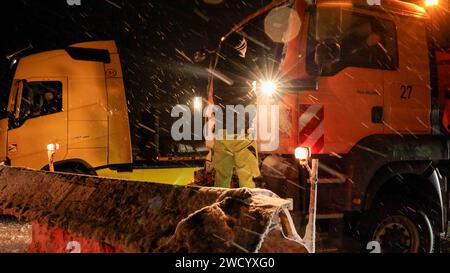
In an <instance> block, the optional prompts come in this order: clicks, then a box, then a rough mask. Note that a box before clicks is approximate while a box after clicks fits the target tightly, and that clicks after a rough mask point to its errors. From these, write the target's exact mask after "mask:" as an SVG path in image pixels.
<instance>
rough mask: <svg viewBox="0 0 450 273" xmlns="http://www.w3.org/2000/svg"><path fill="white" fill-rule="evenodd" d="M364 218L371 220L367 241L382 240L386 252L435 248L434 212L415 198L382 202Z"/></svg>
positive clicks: (367, 225) (423, 250) (421, 251)
mask: <svg viewBox="0 0 450 273" xmlns="http://www.w3.org/2000/svg"><path fill="white" fill-rule="evenodd" d="M397 198H399V197H397ZM391 200H395V199H391ZM416 203H417V201H416ZM364 218H365V219H366V221H367V224H366V225H364V226H365V227H366V228H367V233H366V234H367V236H364V237H365V238H366V239H365V243H366V244H367V243H369V242H377V243H379V245H380V248H381V249H380V250H381V252H382V253H430V252H433V251H434V246H435V241H436V240H435V239H436V235H435V232H434V230H433V227H432V225H431V221H430V214H429V213H428V212H427V211H426V210H425V209H423V208H422V207H420V206H418V205H416V204H415V203H414V202H412V201H405V202H397V203H394V202H392V201H389V202H380V203H379V204H378V205H376V206H375V207H374V208H373V209H372V210H370V211H369V212H368V213H367V214H366V215H365V217H364Z"/></svg>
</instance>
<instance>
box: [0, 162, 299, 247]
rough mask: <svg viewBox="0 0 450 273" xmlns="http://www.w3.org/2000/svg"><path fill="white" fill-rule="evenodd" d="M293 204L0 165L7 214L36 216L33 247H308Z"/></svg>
mask: <svg viewBox="0 0 450 273" xmlns="http://www.w3.org/2000/svg"><path fill="white" fill-rule="evenodd" d="M287 207H288V202H287V201H286V200H283V199H280V198H278V197H277V196H275V195H274V194H273V193H272V192H270V191H266V190H261V189H219V188H200V187H177V186H170V185H161V184H154V183H142V182H134V181H125V180H116V179H108V178H101V177H94V176H84V175H71V174H63V173H49V172H43V171H34V170H29V169H23V168H11V167H6V166H1V167H0V213H2V214H12V215H15V216H16V217H19V218H22V219H25V220H27V221H30V222H32V223H33V240H32V243H31V245H30V247H29V250H30V251H31V252H68V251H71V250H74V249H75V248H78V250H79V251H80V252H133V253H137V252H145V253H149V252H191V253H194V252H202V253H206V252H209V253H223V252H227V253H231V252H249V253H254V252H307V251H306V248H305V247H304V244H303V242H302V240H301V238H300V237H299V236H298V235H297V233H296V231H295V228H294V226H293V224H292V221H291V218H290V215H289V212H288V210H287Z"/></svg>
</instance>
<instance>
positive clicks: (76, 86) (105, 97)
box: [0, 41, 132, 173]
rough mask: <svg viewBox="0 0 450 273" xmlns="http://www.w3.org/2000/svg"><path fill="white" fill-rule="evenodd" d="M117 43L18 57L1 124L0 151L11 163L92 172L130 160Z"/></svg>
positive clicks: (125, 107)
mask: <svg viewBox="0 0 450 273" xmlns="http://www.w3.org/2000/svg"><path fill="white" fill-rule="evenodd" d="M122 77H123V76H122V69H121V66H120V60H119V55H118V52H117V48H116V45H115V42H113V41H102V42H87V43H82V44H76V45H72V46H69V47H67V48H66V49H65V50H53V51H48V52H44V53H38V54H34V55H31V56H27V57H24V58H21V59H20V61H19V63H18V66H17V69H16V73H15V76H14V80H13V83H12V87H11V91H10V96H9V102H8V109H7V110H8V119H3V120H1V121H0V124H1V129H0V130H1V139H0V147H1V148H0V156H1V160H3V161H6V162H7V163H8V164H11V165H12V166H23V167H29V168H33V169H38V170H40V169H45V168H47V167H48V155H47V146H48V145H49V144H59V150H58V151H57V152H56V154H55V159H54V161H55V162H56V165H55V167H56V170H61V171H74V172H81V173H95V168H98V167H101V166H107V165H114V164H127V163H128V164H131V163H132V154H131V144H130V130H129V123H128V111H127V104H126V98H125V90H124V84H123V79H122Z"/></svg>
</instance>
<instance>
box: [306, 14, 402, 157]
mask: <svg viewBox="0 0 450 273" xmlns="http://www.w3.org/2000/svg"><path fill="white" fill-rule="evenodd" d="M313 23H315V25H316V26H315V27H314V28H313V29H314V31H315V33H314V36H313V37H315V39H314V43H313V44H314V45H315V51H316V52H315V56H314V55H313V56H312V57H309V60H307V62H308V65H309V67H310V68H311V67H314V65H315V64H316V65H317V66H316V68H315V69H316V70H318V71H319V72H318V73H319V74H320V77H319V78H318V86H319V90H318V91H316V92H306V93H300V94H299V101H300V108H299V145H300V146H308V147H311V148H312V151H313V153H336V154H342V153H347V152H349V151H350V149H351V148H352V147H353V146H354V145H355V144H356V143H358V141H360V140H361V139H363V138H365V137H367V136H370V135H375V134H382V133H383V128H384V124H383V111H384V86H383V71H384V70H388V69H394V68H395V63H396V62H395V61H396V59H395V58H394V56H395V54H396V52H395V51H394V48H393V46H392V45H393V44H394V43H395V40H394V38H393V37H395V27H394V25H393V24H390V21H389V20H388V19H383V18H380V17H379V15H378V14H377V15H376V16H375V15H371V14H370V13H367V11H365V10H361V11H359V10H358V9H350V8H345V7H341V8H336V7H330V6H322V7H320V6H319V8H318V10H317V12H316V14H315V19H314V21H313ZM308 46H309V47H314V46H312V45H311V42H309V45H308ZM324 48H325V49H326V50H325V51H326V53H325V54H329V52H328V50H330V48H332V49H333V50H334V52H331V54H333V55H335V56H336V58H335V60H334V61H333V62H328V63H326V65H323V64H321V63H320V59H319V58H318V56H319V57H320V54H321V53H320V49H322V54H323V49H324ZM307 58H308V57H307ZM326 58H328V57H326Z"/></svg>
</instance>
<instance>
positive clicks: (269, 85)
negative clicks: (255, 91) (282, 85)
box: [261, 81, 277, 96]
mask: <svg viewBox="0 0 450 273" xmlns="http://www.w3.org/2000/svg"><path fill="white" fill-rule="evenodd" d="M261 91H262V92H263V94H265V95H268V96H272V95H273V94H274V93H275V91H277V84H276V83H275V82H273V81H263V82H261Z"/></svg>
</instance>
